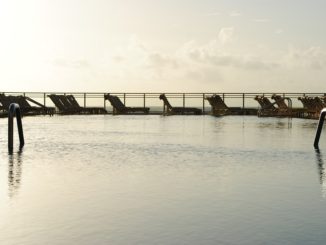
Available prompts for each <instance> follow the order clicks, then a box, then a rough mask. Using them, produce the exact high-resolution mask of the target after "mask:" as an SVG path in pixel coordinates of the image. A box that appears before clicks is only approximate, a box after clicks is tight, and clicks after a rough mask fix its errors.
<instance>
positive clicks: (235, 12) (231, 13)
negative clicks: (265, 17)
mask: <svg viewBox="0 0 326 245" xmlns="http://www.w3.org/2000/svg"><path fill="white" fill-rule="evenodd" d="M229 15H230V16H231V17H239V16H241V15H242V14H241V13H240V12H238V11H235V10H233V11H231V12H230V14H229Z"/></svg>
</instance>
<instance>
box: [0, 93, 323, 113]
mask: <svg viewBox="0 0 326 245" xmlns="http://www.w3.org/2000/svg"><path fill="white" fill-rule="evenodd" d="M0 93H5V94H6V95H23V96H27V97H30V98H32V99H33V100H35V101H37V102H38V103H40V104H42V105H43V106H54V104H53V102H52V101H51V99H50V98H49V97H48V95H50V94H57V95H60V94H61V95H67V94H71V95H73V96H74V97H75V98H76V100H77V101H78V102H79V104H80V105H81V106H82V107H92V106H103V108H109V109H110V103H108V102H107V101H105V100H104V95H105V94H106V93H110V94H111V95H115V96H118V97H119V98H120V99H121V101H122V102H123V103H124V104H125V105H128V106H143V107H160V108H162V109H160V111H162V110H163V103H162V101H160V100H159V96H160V94H161V93H157V92H155V93H154V92H153V93H140V92H127V93H125V92H111V91H107V92H105V93H103V92H0ZM213 94H217V95H219V96H221V98H222V99H223V100H224V101H225V103H226V104H227V105H228V106H230V107H239V108H242V109H247V108H259V105H258V104H257V101H255V100H254V98H255V96H256V95H259V96H266V97H269V98H270V97H271V96H272V95H273V94H279V95H281V96H282V97H286V98H289V99H291V100H292V108H302V103H301V102H300V101H298V100H297V98H298V97H303V96H310V97H318V96H325V93H283V92H257V93H251V92H250V93H229V92H205V93H180V92H179V93H178V92H165V95H166V96H167V98H168V99H169V100H170V99H171V104H173V106H183V107H186V106H191V107H197V108H200V109H202V110H203V112H204V114H205V112H208V111H209V110H210V105H209V103H208V102H207V101H206V100H205V98H206V97H207V96H211V95H213ZM0 109H1V108H0ZM152 111H153V110H151V112H152Z"/></svg>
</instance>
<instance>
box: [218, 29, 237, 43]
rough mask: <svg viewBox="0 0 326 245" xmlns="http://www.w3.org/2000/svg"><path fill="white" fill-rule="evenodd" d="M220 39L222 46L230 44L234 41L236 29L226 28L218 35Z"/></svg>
mask: <svg viewBox="0 0 326 245" xmlns="http://www.w3.org/2000/svg"><path fill="white" fill-rule="evenodd" d="M218 39H219V40H220V42H221V43H222V44H227V43H230V42H232V41H233V40H234V28H233V27H224V28H222V29H221V30H220V32H219V34H218Z"/></svg>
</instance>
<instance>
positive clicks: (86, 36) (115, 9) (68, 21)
mask: <svg viewBox="0 0 326 245" xmlns="http://www.w3.org/2000/svg"><path fill="white" fill-rule="evenodd" d="M325 9H326V2H325V1H322V0H316V1H308V0H301V1H294V0H285V1H275V0H274V1H271V0H252V1H244V0H238V1H235V0H231V1H226V0H224V1H212V0H203V1H200V2H198V1H193V0H191V1H184V0H179V1H171V0H166V1H149V0H139V1H119V2H117V1H112V0H107V1H105V0H93V1H90V0H85V1H78V0H66V1H63V0H56V1H54V0H11V1H6V0H5V1H0V29H1V32H2V33H1V34H2V35H1V37H2V38H1V39H0V54H1V55H0V69H1V72H0V81H1V86H0V90H1V91H41V92H43V91H44V92H47V91H69V92H79V91H82V92H103V91H104V92H110V91H111V92H120V91H125V92H259V91H272V92H274V91H276V92H278V91H280V92H281V91H284V92H325V81H324V77H326V45H325V44H326V35H325V34H324V26H323V23H325V20H326V17H325V15H324V13H323V12H324V10H325Z"/></svg>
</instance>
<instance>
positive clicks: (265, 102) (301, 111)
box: [0, 94, 326, 118]
mask: <svg viewBox="0 0 326 245" xmlns="http://www.w3.org/2000/svg"><path fill="white" fill-rule="evenodd" d="M48 97H49V98H50V99H51V100H52V102H53V104H54V105H55V107H56V111H55V108H53V107H46V106H44V105H42V104H41V103H39V102H37V101H35V100H33V99H31V98H29V97H25V96H12V95H9V96H7V95H5V94H0V112H2V114H3V113H5V112H6V111H8V108H9V105H10V104H11V103H17V104H19V105H20V107H21V110H22V113H23V115H40V114H48V115H53V114H54V113H55V112H56V113H59V114H106V113H107V111H106V110H105V108H103V107H86V108H85V107H81V106H80V105H79V104H78V102H77V100H76V99H75V97H74V96H73V95H56V94H50V95H48ZM104 99H105V100H108V101H109V102H110V103H111V105H112V108H113V114H149V110H150V108H148V107H128V106H125V104H124V103H123V102H122V101H121V100H120V98H119V97H118V96H114V95H111V94H105V95H104ZM159 99H160V100H162V101H163V105H164V107H163V108H164V109H163V113H164V114H165V115H186V114H192V115H201V114H202V110H201V109H199V108H194V107H174V106H172V105H171V104H170V102H169V101H168V99H167V97H166V95H165V94H161V95H160V96H159ZM205 99H206V100H207V101H208V102H209V103H210V105H211V107H212V111H211V113H212V115H214V116H223V115H230V114H233V115H234V114H237V113H239V108H237V110H236V111H237V112H236V113H235V111H234V108H230V107H228V106H227V105H226V104H225V102H224V100H223V99H222V98H221V97H220V96H219V95H217V94H214V95H212V96H209V97H206V98H205ZM254 99H255V100H256V101H257V102H258V103H259V105H260V109H259V110H258V116H261V117H264V116H265V117H266V116H277V117H304V118H318V117H319V114H320V111H321V110H322V109H323V108H325V107H326V96H323V97H307V96H304V97H299V98H298V99H299V100H300V101H301V102H302V104H303V108H292V101H291V99H290V98H287V97H282V96H280V95H276V94H274V95H272V97H271V99H273V100H274V102H271V101H270V99H269V98H267V97H266V96H260V95H257V96H256V97H255V98H254ZM31 103H32V104H33V105H31ZM240 110H241V109H240Z"/></svg>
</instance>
